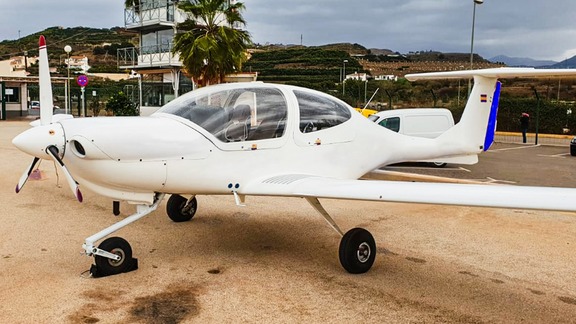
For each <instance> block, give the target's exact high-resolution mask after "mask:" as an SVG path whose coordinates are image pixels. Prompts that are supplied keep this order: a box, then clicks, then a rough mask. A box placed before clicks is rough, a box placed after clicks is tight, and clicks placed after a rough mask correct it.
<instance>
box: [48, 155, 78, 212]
mask: <svg viewBox="0 0 576 324" xmlns="http://www.w3.org/2000/svg"><path fill="white" fill-rule="evenodd" d="M46 153H48V155H50V157H52V159H53V160H54V162H56V166H57V167H58V169H59V170H60V171H61V172H62V173H64V176H65V177H66V180H67V181H68V185H69V186H70V189H72V192H73V193H74V196H75V197H76V199H78V201H79V202H82V199H83V198H82V192H80V188H78V183H77V182H76V180H74V178H72V175H71V174H70V172H69V171H68V169H67V168H66V165H64V161H62V159H61V158H60V156H58V148H57V147H56V146H54V145H50V146H48V147H47V148H46Z"/></svg>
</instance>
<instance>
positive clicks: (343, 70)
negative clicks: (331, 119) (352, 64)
mask: <svg viewBox="0 0 576 324" xmlns="http://www.w3.org/2000/svg"><path fill="white" fill-rule="evenodd" d="M346 63H348V60H344V61H342V64H343V65H344V67H343V69H342V96H344V89H346Z"/></svg>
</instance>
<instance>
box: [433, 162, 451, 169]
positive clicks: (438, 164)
mask: <svg viewBox="0 0 576 324" xmlns="http://www.w3.org/2000/svg"><path fill="white" fill-rule="evenodd" d="M447 164H448V163H445V162H432V166H434V167H435V168H443V167H445V166H446V165H447Z"/></svg>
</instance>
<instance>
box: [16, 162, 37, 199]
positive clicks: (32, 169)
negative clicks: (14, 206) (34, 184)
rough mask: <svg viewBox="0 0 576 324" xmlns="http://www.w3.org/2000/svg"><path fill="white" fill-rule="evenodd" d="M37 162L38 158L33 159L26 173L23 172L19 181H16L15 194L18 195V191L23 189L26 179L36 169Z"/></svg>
mask: <svg viewBox="0 0 576 324" xmlns="http://www.w3.org/2000/svg"><path fill="white" fill-rule="evenodd" d="M38 161H40V158H37V157H34V160H32V163H31V164H30V166H29V167H28V170H27V171H26V172H24V174H23V175H22V176H21V177H20V180H19V181H18V184H17V185H16V193H19V192H20V190H22V187H24V184H25V183H26V181H28V178H29V177H30V175H31V174H32V172H33V171H34V168H35V167H36V164H37V163H38Z"/></svg>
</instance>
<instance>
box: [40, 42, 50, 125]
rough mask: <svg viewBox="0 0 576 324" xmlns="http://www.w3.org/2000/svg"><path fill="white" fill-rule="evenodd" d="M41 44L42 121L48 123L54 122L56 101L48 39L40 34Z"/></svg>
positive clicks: (43, 123) (44, 123)
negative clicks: (49, 61) (53, 91)
mask: <svg viewBox="0 0 576 324" xmlns="http://www.w3.org/2000/svg"><path fill="white" fill-rule="evenodd" d="M38 46H39V56H40V57H39V62H38V63H39V84H40V123H41V124H42V125H47V124H50V123H51V122H52V114H53V109H54V101H53V98H52V83H51V80H50V67H49V66H48V51H47V50H46V39H45V38H44V36H42V35H41V36H40V39H39V41H38Z"/></svg>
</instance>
